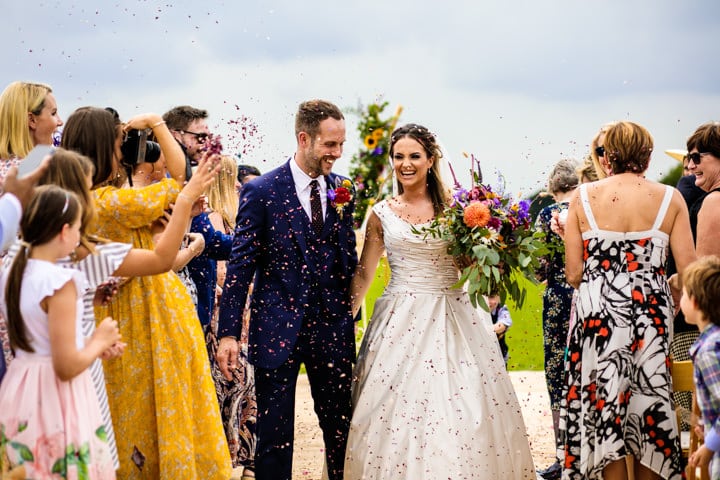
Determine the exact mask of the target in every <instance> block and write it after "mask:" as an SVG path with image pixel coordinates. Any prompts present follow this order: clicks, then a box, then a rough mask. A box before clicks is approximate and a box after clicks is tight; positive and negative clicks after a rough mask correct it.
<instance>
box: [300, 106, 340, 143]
mask: <svg viewBox="0 0 720 480" xmlns="http://www.w3.org/2000/svg"><path fill="white" fill-rule="evenodd" d="M326 118H334V119H335V120H344V119H345V117H344V116H343V114H342V112H341V111H340V109H339V108H338V107H337V106H336V105H334V104H332V103H330V102H328V101H326V100H308V101H307V102H303V103H301V104H300V107H299V108H298V111H297V114H296V115H295V136H297V135H298V134H299V133H300V132H305V133H307V134H308V135H310V137H311V138H312V137H315V135H317V134H318V132H319V131H320V122H322V121H323V120H325V119H326Z"/></svg>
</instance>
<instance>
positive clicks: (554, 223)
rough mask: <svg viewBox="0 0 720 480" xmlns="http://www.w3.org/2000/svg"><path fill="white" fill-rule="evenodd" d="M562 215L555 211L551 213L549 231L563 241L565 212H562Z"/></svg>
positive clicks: (565, 221) (565, 220)
mask: <svg viewBox="0 0 720 480" xmlns="http://www.w3.org/2000/svg"><path fill="white" fill-rule="evenodd" d="M563 213H564V214H563V215H561V214H560V212H558V211H557V210H556V211H554V212H552V217H551V218H550V230H552V231H553V232H554V233H556V234H557V235H558V236H559V237H560V238H562V239H563V240H565V224H566V223H567V210H564V211H563Z"/></svg>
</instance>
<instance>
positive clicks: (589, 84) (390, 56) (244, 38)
mask: <svg viewBox="0 0 720 480" xmlns="http://www.w3.org/2000/svg"><path fill="white" fill-rule="evenodd" d="M2 11H3V18H4V19H5V22H4V25H5V26H4V28H3V29H2V30H0V43H1V44H2V46H3V47H2V49H1V50H0V65H2V68H1V69H0V84H2V86H1V87H0V88H4V86H5V85H7V84H8V83H10V82H12V81H14V80H27V81H40V82H45V83H49V84H51V85H52V87H53V89H54V91H55V94H56V97H57V100H58V105H59V109H60V114H61V116H62V117H63V118H67V116H68V115H69V114H70V113H72V111H73V110H74V109H75V108H77V107H80V106H84V105H95V106H113V107H115V108H116V109H117V110H118V111H119V112H120V114H121V116H122V117H123V118H124V119H127V118H129V117H130V116H132V115H134V114H136V113H142V112H146V111H155V112H158V113H163V112H164V111H166V110H168V109H169V108H171V107H173V106H175V105H180V104H190V105H193V106H196V107H200V108H205V109H207V110H208V111H209V112H210V115H211V116H210V121H209V123H210V125H211V128H213V129H214V130H215V131H216V132H218V133H221V134H223V135H224V137H225V138H226V142H225V143H226V147H227V148H226V151H227V152H228V153H234V152H235V151H238V150H245V151H246V152H247V153H246V156H245V158H246V161H247V163H253V164H255V165H257V166H258V167H259V168H260V169H261V170H264V171H265V170H268V169H270V168H272V167H275V166H277V165H279V164H280V163H281V162H282V161H284V160H285V159H286V158H287V156H288V155H290V154H292V152H293V151H294V149H295V140H294V136H293V117H294V113H295V110H296V108H297V105H298V103H299V102H301V101H303V100H306V99H310V98H318V97H319V98H326V99H328V100H331V101H333V102H335V103H336V104H337V105H338V106H340V107H342V108H349V107H355V106H357V105H358V103H362V104H367V103H369V102H373V101H375V100H377V99H384V100H387V101H389V102H390V107H389V108H388V110H389V112H388V113H391V112H393V111H394V110H395V108H396V106H397V105H402V106H403V108H404V110H403V114H402V116H401V119H400V122H401V123H406V122H417V123H421V124H423V125H426V126H427V127H428V128H430V129H431V130H432V131H434V132H435V133H436V134H437V135H438V137H439V139H440V140H441V143H442V144H443V146H444V148H445V150H446V151H447V153H448V157H449V158H451V160H452V162H453V165H454V166H455V167H456V170H458V171H461V172H465V171H467V169H468V168H469V166H467V162H466V161H465V160H464V159H463V157H462V152H473V153H475V154H476V155H477V156H478V157H479V158H480V160H481V163H482V165H483V169H484V171H485V172H486V173H488V174H490V173H492V172H493V171H494V170H500V171H501V172H502V173H503V174H504V175H505V176H506V178H507V180H508V187H509V189H511V190H514V191H518V192H522V193H528V192H530V191H531V190H534V189H537V188H541V187H543V186H544V184H545V181H546V172H547V171H549V169H550V168H551V167H552V165H553V164H554V163H555V162H556V161H557V160H559V159H560V158H563V157H566V156H570V157H574V158H577V159H578V160H579V159H581V158H582V157H583V156H584V155H585V154H586V153H587V150H588V144H589V142H590V140H591V138H592V136H593V135H594V134H595V132H596V131H597V130H598V128H599V127H600V125H602V124H603V123H606V122H608V121H610V120H623V119H627V120H632V121H635V122H638V123H640V124H642V125H644V126H646V127H647V128H648V129H649V130H650V132H651V133H652V134H653V136H654V138H655V153H654V155H653V161H652V163H651V167H650V172H649V176H651V177H652V178H657V177H659V176H660V175H661V174H662V173H664V172H667V171H668V170H669V169H670V168H672V167H673V166H674V165H676V164H677V163H676V161H675V160H673V159H671V158H670V157H669V156H667V155H665V154H664V153H662V151H663V150H665V149H668V148H684V145H685V140H686V139H687V137H688V136H689V135H690V134H691V133H692V132H693V130H694V129H695V128H696V127H697V126H698V125H700V124H701V123H704V122H707V121H710V120H720V81H719V80H718V79H720V62H718V59H717V45H718V43H719V42H720V41H719V40H718V34H719V33H720V26H719V24H718V18H720V2H717V1H716V0H706V1H697V2H692V1H682V2H681V1H677V0H654V1H650V0H648V1H635V0H610V1H603V2H598V1H594V2H587V1H581V0H567V1H561V0H525V1H492V2H491V1H487V0H483V1H480V0H463V1H446V2H438V1H432V2H431V1H426V0H413V1H411V0H388V1H380V0H365V1H362V2H351V1H344V2H337V1H336V2H325V1H322V2H321V1H313V0H303V1H297V0H279V1H250V0H245V1H227V2H222V1H216V0H203V1H193V2H189V1H188V2H186V1H174V2H172V3H167V2H155V1H137V0H123V1H122V2H121V1H119V0H114V1H112V2H109V1H103V2H101V1H97V0H96V1H90V0H83V1H73V0H70V1H63V2H57V1H45V2H42V3H38V2H33V1H32V0H30V1H24V2H20V1H15V0H2ZM243 116H245V117H247V118H249V120H244V121H243V120H242V118H243ZM346 117H347V122H348V142H347V144H346V149H345V154H344V159H343V160H342V161H341V162H339V163H338V164H336V170H337V171H338V172H340V173H346V172H347V168H348V163H349V160H350V158H351V156H352V153H353V152H354V151H356V150H357V148H358V145H359V140H358V134H357V133H356V131H355V128H356V124H357V121H356V117H354V116H352V115H351V114H348V115H347V116H346ZM238 121H240V122H241V123H242V122H245V124H246V125H249V126H251V127H252V126H256V127H257V130H256V131H255V132H254V133H255V135H254V136H253V137H252V138H249V139H248V140H246V141H245V142H244V144H241V143H242V141H241V139H240V137H239V135H237V133H238V131H239V129H238V127H237V125H238V123H236V122H238ZM466 177H467V175H465V176H464V178H466Z"/></svg>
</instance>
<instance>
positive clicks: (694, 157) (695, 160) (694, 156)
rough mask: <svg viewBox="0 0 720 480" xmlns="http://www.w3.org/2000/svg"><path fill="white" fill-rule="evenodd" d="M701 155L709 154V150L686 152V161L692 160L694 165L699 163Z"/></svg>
mask: <svg viewBox="0 0 720 480" xmlns="http://www.w3.org/2000/svg"><path fill="white" fill-rule="evenodd" d="M703 155H710V152H703V153H700V152H693V153H688V154H687V159H688V162H693V163H694V164H695V165H700V158H702V156H703Z"/></svg>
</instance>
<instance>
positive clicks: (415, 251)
mask: <svg viewBox="0 0 720 480" xmlns="http://www.w3.org/2000/svg"><path fill="white" fill-rule="evenodd" d="M373 211H374V212H375V214H376V215H377V216H378V218H380V222H381V223H382V227H383V236H384V241H385V251H386V252H387V258H388V263H389V265H390V271H391V272H392V277H391V279H390V283H389V284H388V286H387V288H386V291H387V292H395V293H399V292H423V293H426V292H427V293H442V291H443V290H447V289H449V288H450V287H452V286H453V285H454V284H456V283H457V281H458V271H457V268H456V267H455V264H454V263H453V258H452V256H450V255H448V253H447V249H448V243H447V241H445V240H442V239H439V238H433V237H432V235H429V234H428V235H425V234H424V233H422V228H423V227H425V226H428V225H429V224H421V225H412V224H410V223H408V222H406V221H405V220H403V219H401V218H400V217H399V216H398V215H397V214H396V213H395V212H393V210H392V209H391V208H390V207H389V206H388V204H387V202H386V201H382V202H380V203H378V204H377V205H375V206H374V207H373ZM413 230H415V231H418V232H419V233H415V232H414V231H413Z"/></svg>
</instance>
